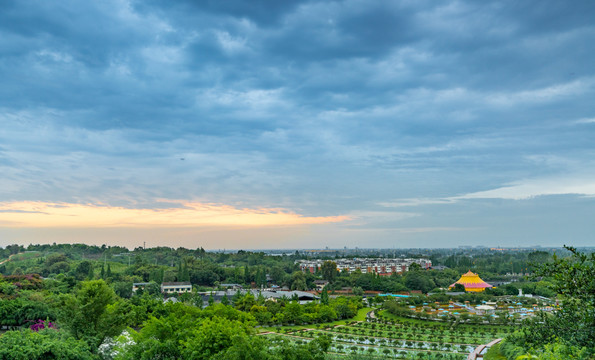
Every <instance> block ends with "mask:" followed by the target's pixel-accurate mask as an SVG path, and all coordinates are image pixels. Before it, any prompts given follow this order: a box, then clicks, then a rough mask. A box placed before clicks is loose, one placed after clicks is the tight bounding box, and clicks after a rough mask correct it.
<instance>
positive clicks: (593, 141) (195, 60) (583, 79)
mask: <svg viewBox="0 0 595 360" xmlns="http://www.w3.org/2000/svg"><path fill="white" fill-rule="evenodd" d="M594 14H595V2H593V1H590V0H585V1H580V0H576V1H572V2H566V1H544V0H539V1H521V2H519V1H429V0H428V1H424V0H415V1H375V0H365V1H364V0H344V1H277V0H251V1H240V0H235V1H231V0H230V1H217V0H209V1H164V0H163V1H160V0H147V1H128V0H108V1H97V2H91V1H80V0H79V1H71V0H63V1H28V0H14V1H10V0H6V1H2V5H1V9H0V79H1V81H0V125H1V130H0V174H1V176H0V246H5V245H7V244H10V243H14V242H20V243H25V244H27V243H44V242H54V241H57V242H89V243H97V244H101V243H108V244H125V245H128V246H132V247H134V246H138V245H139V244H142V242H143V241H146V242H147V246H155V245H167V246H173V247H177V246H185V247H197V246H203V247H205V248H210V249H218V248H228V249H229V248H249V249H254V248H294V247H324V246H329V247H343V246H348V247H355V246H359V247H391V248H392V247H449V246H459V245H487V246H497V245H500V246H519V245H525V246H532V245H537V244H539V245H546V246H561V245H562V244H572V245H577V246H584V245H595V240H594V236H593V233H594V231H595V100H594V99H595V66H593V64H595V47H594V45H593V44H595V20H594Z"/></svg>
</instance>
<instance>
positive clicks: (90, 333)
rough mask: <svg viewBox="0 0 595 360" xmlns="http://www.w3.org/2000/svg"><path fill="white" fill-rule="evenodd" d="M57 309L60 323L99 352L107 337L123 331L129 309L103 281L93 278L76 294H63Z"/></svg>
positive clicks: (82, 284)
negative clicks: (100, 345)
mask: <svg viewBox="0 0 595 360" xmlns="http://www.w3.org/2000/svg"><path fill="white" fill-rule="evenodd" d="M57 310H58V322H59V324H60V325H61V326H63V327H64V328H65V329H67V330H68V331H69V332H70V333H71V334H72V335H73V336H74V337H75V338H76V339H79V340H85V341H86V342H87V343H88V344H89V345H90V346H91V349H92V351H95V350H96V349H97V347H98V346H99V344H101V343H102V342H103V341H104V340H105V338H106V337H109V336H115V335H118V334H120V333H121V332H122V330H123V329H124V327H125V324H126V321H127V315H128V310H129V309H127V308H126V303H124V302H123V301H122V300H119V301H118V300H117V297H116V294H115V293H114V290H112V288H111V287H109V286H108V285H107V284H106V283H105V282H104V281H103V280H91V281H84V282H82V283H81V288H80V289H79V290H78V291H77V293H76V295H74V296H73V295H63V296H62V298H61V300H60V303H59V306H58V309H57Z"/></svg>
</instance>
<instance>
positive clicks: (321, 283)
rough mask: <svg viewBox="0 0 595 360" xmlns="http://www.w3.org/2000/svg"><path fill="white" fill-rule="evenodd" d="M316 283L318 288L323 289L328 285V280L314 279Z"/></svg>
mask: <svg viewBox="0 0 595 360" xmlns="http://www.w3.org/2000/svg"><path fill="white" fill-rule="evenodd" d="M314 285H316V290H318V291H322V290H323V289H324V287H325V286H327V285H328V281H326V280H314Z"/></svg>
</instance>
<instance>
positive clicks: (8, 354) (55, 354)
mask: <svg viewBox="0 0 595 360" xmlns="http://www.w3.org/2000/svg"><path fill="white" fill-rule="evenodd" d="M0 359H11V360H47V359H64V360H71V359H72V360H91V359H97V357H96V355H94V354H92V353H91V351H90V348H89V346H88V345H87V343H86V342H84V341H82V340H76V339H74V338H72V337H69V336H68V334H66V333H63V332H59V331H57V330H53V329H47V330H41V331H39V332H35V331H31V330H28V329H27V330H21V331H9V332H7V333H5V334H3V335H2V336H0Z"/></svg>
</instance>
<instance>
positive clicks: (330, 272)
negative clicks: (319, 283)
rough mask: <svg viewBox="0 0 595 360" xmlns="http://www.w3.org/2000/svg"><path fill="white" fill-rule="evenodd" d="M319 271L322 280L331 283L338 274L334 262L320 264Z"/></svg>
mask: <svg viewBox="0 0 595 360" xmlns="http://www.w3.org/2000/svg"><path fill="white" fill-rule="evenodd" d="M320 271H321V272H322V278H323V279H325V280H328V281H329V282H333V281H335V278H336V277H337V274H338V272H337V263H335V262H334V261H325V262H323V263H322V266H320Z"/></svg>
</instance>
